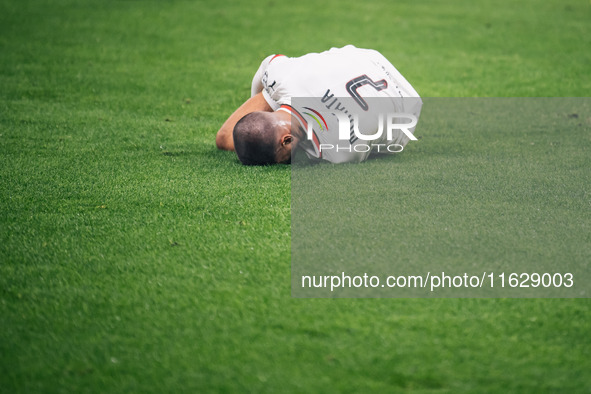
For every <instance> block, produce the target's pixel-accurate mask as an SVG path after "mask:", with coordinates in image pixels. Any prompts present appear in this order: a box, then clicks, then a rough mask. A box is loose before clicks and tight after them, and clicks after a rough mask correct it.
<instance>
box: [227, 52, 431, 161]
mask: <svg viewBox="0 0 591 394" xmlns="http://www.w3.org/2000/svg"><path fill="white" fill-rule="evenodd" d="M376 98H377V99H376ZM292 99H294V100H292ZM372 100H373V101H372ZM384 102H385V103H387V104H386V107H387V108H389V109H390V112H392V111H394V112H395V113H398V114H400V113H404V114H412V115H414V117H415V118H414V123H413V122H412V121H411V123H408V120H405V121H402V122H401V123H405V124H408V126H409V127H408V128H405V129H406V130H402V129H403V128H401V129H399V130H394V131H393V133H391V135H390V136H389V137H390V138H388V139H386V137H387V133H386V132H383V133H382V132H381V131H382V128H383V127H382V126H383V125H381V124H382V119H381V118H379V116H380V115H384V114H383V111H384V108H386V107H384V106H383V105H380V104H381V103H384ZM302 103H303V104H302ZM375 103H378V105H376V104H375ZM421 106H422V101H421V99H420V97H419V95H418V94H417V92H416V91H415V89H413V87H412V86H411V85H410V83H408V81H407V80H406V79H405V78H404V77H403V76H402V75H401V74H400V73H399V72H398V70H396V68H394V66H393V65H392V64H391V63H390V62H389V61H388V60H387V59H386V58H385V57H384V56H382V55H381V54H380V53H379V52H377V51H374V50H371V49H361V48H356V47H354V46H352V45H347V46H346V47H343V48H332V49H331V50H329V51H326V52H322V53H310V54H307V55H304V56H301V57H297V58H290V57H286V56H284V55H271V56H269V57H267V58H266V59H265V60H263V62H262V63H261V66H260V67H259V69H258V71H257V72H256V74H255V76H254V78H253V81H252V88H251V98H250V99H248V100H247V101H246V102H245V103H244V104H242V105H241V106H240V107H239V108H238V109H237V110H236V111H235V112H234V113H233V114H232V115H231V116H230V117H229V118H228V119H227V120H226V121H225V122H224V124H223V125H222V127H221V129H220V130H219V131H218V133H217V136H216V145H217V147H218V148H219V149H225V150H232V151H235V152H236V153H237V155H238V158H239V159H240V161H241V162H242V164H245V165H265V164H275V163H286V164H288V163H290V162H291V158H292V154H295V152H296V149H301V150H303V151H304V152H305V153H306V154H307V156H308V157H309V158H310V159H313V160H327V161H329V162H332V163H343V162H361V161H363V160H365V159H367V158H368V157H369V155H370V154H372V153H389V152H399V151H400V150H402V147H404V146H405V145H406V144H407V143H408V141H409V140H410V138H414V137H413V136H412V133H413V132H414V128H415V126H416V121H417V120H418V117H419V115H420V111H421ZM351 114H360V115H361V116H364V117H365V118H366V119H368V118H373V122H369V123H367V122H362V121H359V123H358V126H357V129H358V130H360V129H361V126H359V125H361V124H365V126H364V127H365V128H364V129H363V130H360V131H359V132H360V133H362V134H363V135H364V136H369V135H374V134H375V135H376V136H377V135H378V133H377V132H378V130H379V131H380V134H379V136H378V137H377V138H376V139H373V140H368V139H360V138H358V137H359V136H358V134H355V127H354V126H355V121H354V118H353V117H351V116H350V115H351ZM378 118H379V122H378ZM342 119H345V122H347V121H350V122H351V124H350V127H349V123H345V125H346V126H347V130H346V131H347V133H346V134H347V137H348V138H347V139H344V138H342V137H343V135H345V134H344V133H341V134H340V133H339V125H340V123H339V122H340V121H342ZM367 124H370V125H371V126H370V130H368V129H367ZM384 129H385V128H384ZM404 131H406V132H404ZM409 137H410V138H409ZM391 146H396V147H397V148H396V149H390V147H391Z"/></svg>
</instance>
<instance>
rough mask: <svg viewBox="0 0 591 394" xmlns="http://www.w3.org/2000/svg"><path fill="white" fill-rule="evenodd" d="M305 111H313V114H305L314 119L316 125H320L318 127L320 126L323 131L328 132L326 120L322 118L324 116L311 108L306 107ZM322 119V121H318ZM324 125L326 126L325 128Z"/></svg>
mask: <svg viewBox="0 0 591 394" xmlns="http://www.w3.org/2000/svg"><path fill="white" fill-rule="evenodd" d="M304 109H307V110H309V111H312V112H313V114H311V113H309V112H304V114H306V115H308V116H310V117H312V118H313V119H314V120H315V121H316V123H318V126H320V129H321V130H322V131H328V125H327V124H326V121H325V120H324V118H323V117H322V115H320V113H319V112H318V111H316V110H314V109H312V108H310V107H304ZM318 118H320V119H318ZM320 121H322V123H320ZM323 125H324V126H323Z"/></svg>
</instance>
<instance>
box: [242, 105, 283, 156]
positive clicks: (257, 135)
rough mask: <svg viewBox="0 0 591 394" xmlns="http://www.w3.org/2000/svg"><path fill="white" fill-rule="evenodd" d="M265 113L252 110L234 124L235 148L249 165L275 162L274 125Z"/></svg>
mask: <svg viewBox="0 0 591 394" xmlns="http://www.w3.org/2000/svg"><path fill="white" fill-rule="evenodd" d="M265 115H266V114H265V113H261V112H252V113H250V114H248V115H245V116H243V117H242V119H240V120H239V121H238V123H236V126H234V133H233V134H234V150H235V151H236V154H237V155H238V158H239V159H240V161H241V162H242V164H244V165H247V166H254V165H266V164H275V163H277V159H276V157H275V152H276V146H275V143H274V138H273V137H274V135H275V133H274V126H273V124H272V122H271V121H270V120H269V118H268V117H267V116H265Z"/></svg>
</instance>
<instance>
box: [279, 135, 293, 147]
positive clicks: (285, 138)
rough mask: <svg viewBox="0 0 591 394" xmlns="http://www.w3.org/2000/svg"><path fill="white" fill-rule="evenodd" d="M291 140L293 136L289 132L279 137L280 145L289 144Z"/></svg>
mask: <svg viewBox="0 0 591 394" xmlns="http://www.w3.org/2000/svg"><path fill="white" fill-rule="evenodd" d="M292 141H293V137H292V135H291V134H285V135H284V136H283V137H281V146H287V145H289V144H291V143H292Z"/></svg>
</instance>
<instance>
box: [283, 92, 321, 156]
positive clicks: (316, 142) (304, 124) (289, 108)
mask: <svg viewBox="0 0 591 394" xmlns="http://www.w3.org/2000/svg"><path fill="white" fill-rule="evenodd" d="M280 108H283V109H285V110H287V111H288V112H289V113H291V114H292V115H295V117H296V118H297V119H298V120H299V121H300V124H301V125H302V127H303V128H304V132H305V133H306V134H307V132H308V123H307V122H306V120H305V119H304V117H303V116H302V115H301V114H300V113H299V112H298V111H297V110H296V109H295V108H293V107H292V106H291V105H287V104H283V105H282V106H281V107H280ZM312 142H313V143H314V146H315V147H316V150H317V151H318V157H319V158H322V151H321V150H320V141H319V140H318V136H317V135H316V132H314V129H312Z"/></svg>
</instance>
